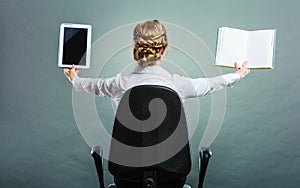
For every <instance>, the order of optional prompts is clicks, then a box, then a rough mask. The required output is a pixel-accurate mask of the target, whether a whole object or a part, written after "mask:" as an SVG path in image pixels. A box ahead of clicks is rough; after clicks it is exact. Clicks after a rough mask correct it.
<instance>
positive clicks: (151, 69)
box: [133, 65, 170, 75]
mask: <svg viewBox="0 0 300 188" xmlns="http://www.w3.org/2000/svg"><path fill="white" fill-rule="evenodd" d="M133 73H135V74H148V73H149V74H160V75H161V74H170V73H169V72H168V71H166V70H165V69H164V68H162V67H161V66H159V65H151V66H141V65H136V66H135V68H134V71H133Z"/></svg>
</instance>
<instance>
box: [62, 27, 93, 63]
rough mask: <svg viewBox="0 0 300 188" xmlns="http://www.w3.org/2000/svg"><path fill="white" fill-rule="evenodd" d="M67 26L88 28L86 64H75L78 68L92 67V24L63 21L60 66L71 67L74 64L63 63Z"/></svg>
mask: <svg viewBox="0 0 300 188" xmlns="http://www.w3.org/2000/svg"><path fill="white" fill-rule="evenodd" d="M65 28H79V29H87V47H86V55H85V58H86V59H85V62H86V64H85V65H75V67H76V68H80V69H88V68H90V58H91V39H92V26H91V25H88V24H76V23H62V24H61V25H60V34H59V51H58V67H64V68H70V67H72V65H68V64H63V49H64V34H65V33H64V31H65Z"/></svg>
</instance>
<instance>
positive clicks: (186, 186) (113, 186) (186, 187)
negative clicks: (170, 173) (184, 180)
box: [108, 183, 192, 188]
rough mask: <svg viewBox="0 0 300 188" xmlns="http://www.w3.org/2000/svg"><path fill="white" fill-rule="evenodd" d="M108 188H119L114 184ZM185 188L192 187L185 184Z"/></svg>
mask: <svg viewBox="0 0 300 188" xmlns="http://www.w3.org/2000/svg"><path fill="white" fill-rule="evenodd" d="M108 188H117V187H116V184H114V183H112V184H109V185H108ZM183 188H192V187H191V186H190V185H188V184H184V186H183Z"/></svg>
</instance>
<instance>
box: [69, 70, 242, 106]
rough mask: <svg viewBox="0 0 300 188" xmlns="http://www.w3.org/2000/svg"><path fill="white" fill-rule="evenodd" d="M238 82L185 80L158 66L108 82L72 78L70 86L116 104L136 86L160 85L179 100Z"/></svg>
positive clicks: (233, 77) (234, 79)
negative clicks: (167, 88)
mask: <svg viewBox="0 0 300 188" xmlns="http://www.w3.org/2000/svg"><path fill="white" fill-rule="evenodd" d="M239 79H240V76H239V75H238V74H236V73H229V74H224V75H221V76H217V77H213V78H196V79H192V78H188V77H184V76H180V75H178V74H171V73H169V72H168V71H166V70H165V69H163V68H162V67H161V66H156V65H154V66H146V67H142V66H136V68H135V70H134V71H133V72H132V73H130V74H123V73H119V74H117V75H116V76H114V77H111V78H80V77H77V78H75V79H74V80H73V81H72V83H73V87H74V88H75V91H85V92H87V93H90V94H96V95H99V96H104V97H110V98H112V99H113V100H114V101H115V102H117V103H118V102H119V101H120V99H121V97H122V96H123V94H124V93H125V92H126V91H127V90H128V89H130V88H132V87H134V86H137V85H162V86H167V87H169V88H171V89H173V90H175V91H176V92H177V93H178V95H179V96H180V98H181V99H186V98H194V97H200V96H204V95H206V94H209V93H213V92H215V91H218V90H220V89H222V88H224V87H225V86H230V87H231V86H233V84H234V83H236V82H237V81H238V80H239Z"/></svg>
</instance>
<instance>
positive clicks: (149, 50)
mask: <svg viewBox="0 0 300 188" xmlns="http://www.w3.org/2000/svg"><path fill="white" fill-rule="evenodd" d="M133 41H134V47H133V58H134V60H136V61H137V63H138V64H139V65H142V66H148V65H153V64H154V63H155V62H156V61H158V60H160V59H161V56H162V52H163V50H165V49H166V47H167V46H168V39H167V32H166V28H165V27H164V26H163V25H162V24H161V23H160V22H159V21H158V20H148V21H144V22H141V23H139V24H137V25H136V27H135V28H134V31H133Z"/></svg>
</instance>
